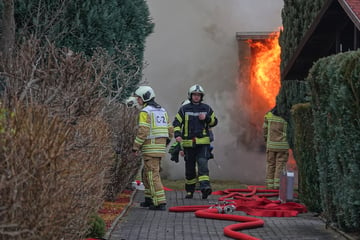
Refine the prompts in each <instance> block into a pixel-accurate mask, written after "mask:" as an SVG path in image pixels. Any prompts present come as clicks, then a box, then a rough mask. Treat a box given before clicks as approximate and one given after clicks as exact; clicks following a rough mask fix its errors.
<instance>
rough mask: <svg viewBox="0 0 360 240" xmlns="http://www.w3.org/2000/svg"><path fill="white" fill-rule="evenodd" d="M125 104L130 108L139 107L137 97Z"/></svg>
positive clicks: (127, 100) (130, 98)
mask: <svg viewBox="0 0 360 240" xmlns="http://www.w3.org/2000/svg"><path fill="white" fill-rule="evenodd" d="M125 104H126V106H127V107H128V108H132V107H136V106H137V105H138V103H137V100H136V97H129V98H128V99H126V100H125Z"/></svg>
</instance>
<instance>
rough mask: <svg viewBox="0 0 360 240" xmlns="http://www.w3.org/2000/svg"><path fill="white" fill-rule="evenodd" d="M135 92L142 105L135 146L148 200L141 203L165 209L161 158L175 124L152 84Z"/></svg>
mask: <svg viewBox="0 0 360 240" xmlns="http://www.w3.org/2000/svg"><path fill="white" fill-rule="evenodd" d="M134 95H135V97H137V102H138V104H139V106H141V107H142V108H141V110H140V113H139V126H138V130H137V135H136V138H135V140H134V144H133V148H132V151H133V152H134V153H136V154H137V152H138V151H141V153H142V158H143V161H144V174H143V183H144V186H145V201H144V202H142V203H141V204H140V206H141V207H149V209H150V210H166V197H165V191H164V188H163V185H162V182H161V178H160V161H161V158H162V157H163V156H164V155H165V152H166V146H167V144H168V143H169V142H170V139H171V138H172V137H173V128H172V126H171V124H170V122H169V117H168V114H167V112H166V110H165V109H164V108H162V107H161V106H160V105H159V104H158V103H156V102H155V93H154V90H153V89H152V88H151V87H149V86H140V87H139V88H137V89H136V91H135V94H134Z"/></svg>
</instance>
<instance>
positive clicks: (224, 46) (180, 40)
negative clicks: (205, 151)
mask: <svg viewBox="0 0 360 240" xmlns="http://www.w3.org/2000/svg"><path fill="white" fill-rule="evenodd" d="M147 3H148V6H149V10H150V14H151V17H152V19H153V22H154V23H155V29H154V33H152V34H151V35H150V36H149V37H148V38H147V42H146V48H145V62H146V67H145V69H144V81H145V82H146V83H148V84H149V85H151V86H152V87H153V88H154V90H155V93H156V101H157V102H159V103H160V104H161V105H162V106H163V107H165V108H166V109H167V111H168V113H169V116H170V118H171V120H173V118H174V117H175V114H176V112H177V111H178V109H179V107H180V105H181V102H182V101H183V100H184V99H186V98H187V91H188V89H189V87H190V86H192V85H194V84H196V83H198V84H200V85H201V86H203V88H204V89H205V91H206V93H205V102H206V103H208V104H209V105H210V106H211V107H212V108H213V110H214V111H215V114H216V115H217V117H218V119H219V124H218V126H216V127H215V128H214V134H215V142H214V143H213V145H214V155H215V159H212V160H209V167H210V178H212V179H222V180H239V181H241V182H243V183H247V184H263V181H264V178H265V154H264V153H263V152H259V151H250V150H249V149H247V148H246V147H244V146H243V145H242V144H241V141H239V136H240V135H241V133H243V132H244V131H246V127H247V126H246V125H245V124H242V122H244V121H245V120H246V119H247V116H246V114H244V112H243V111H242V109H243V108H244V106H242V103H241V101H240V99H241V96H240V94H241V79H238V78H239V77H238V72H239V66H238V47H237V40H236V32H272V31H276V30H277V29H278V27H279V26H281V24H282V23H281V9H282V7H283V0H271V1H265V0H222V1H219V0H148V1H147ZM162 167H163V172H162V174H163V175H165V176H167V177H168V178H171V179H183V178H184V176H185V168H184V162H183V159H182V158H181V159H180V162H179V163H177V164H176V163H173V162H171V161H170V160H169V155H168V154H167V156H166V158H165V159H164V160H163V163H162Z"/></svg>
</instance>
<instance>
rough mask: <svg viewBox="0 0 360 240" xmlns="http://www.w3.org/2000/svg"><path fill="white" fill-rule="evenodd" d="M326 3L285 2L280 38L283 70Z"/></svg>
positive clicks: (315, 0)
mask: <svg viewBox="0 0 360 240" xmlns="http://www.w3.org/2000/svg"><path fill="white" fill-rule="evenodd" d="M324 2H325V0H284V7H283V9H282V12H281V16H282V24H283V28H284V29H283V30H282V31H281V32H280V38H279V43H280V46H281V67H280V68H281V69H283V68H284V67H285V66H286V64H287V63H288V61H289V60H290V58H291V57H292V55H293V53H294V52H295V50H296V48H297V47H298V45H299V43H300V41H301V39H302V38H303V36H304V35H305V33H306V31H307V30H308V29H309V27H310V25H311V24H312V22H313V20H314V18H315V17H316V15H317V14H318V13H319V11H320V9H321V7H322V6H323V5H324ZM294 80H295V79H294ZM298 80H302V79H298Z"/></svg>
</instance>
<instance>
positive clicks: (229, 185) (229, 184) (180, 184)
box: [162, 179, 247, 191]
mask: <svg viewBox="0 0 360 240" xmlns="http://www.w3.org/2000/svg"><path fill="white" fill-rule="evenodd" d="M162 183H163V185H164V186H165V187H167V188H171V189H174V190H184V189H185V188H184V180H169V179H162ZM211 186H212V189H213V191H217V190H225V189H234V188H237V189H239V188H240V189H243V188H247V185H246V184H242V183H240V182H238V181H226V180H212V181H211Z"/></svg>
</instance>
